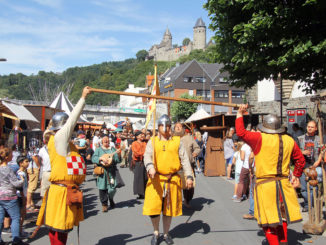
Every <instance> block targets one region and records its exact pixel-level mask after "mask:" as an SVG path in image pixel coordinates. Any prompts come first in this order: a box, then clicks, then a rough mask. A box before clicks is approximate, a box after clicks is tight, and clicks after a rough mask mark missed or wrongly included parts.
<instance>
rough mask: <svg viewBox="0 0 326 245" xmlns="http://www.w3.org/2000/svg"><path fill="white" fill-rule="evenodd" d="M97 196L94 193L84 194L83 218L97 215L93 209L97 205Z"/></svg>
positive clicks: (96, 211)
mask: <svg viewBox="0 0 326 245" xmlns="http://www.w3.org/2000/svg"><path fill="white" fill-rule="evenodd" d="M97 199H98V198H97V196H96V195H94V194H87V195H85V196H84V217H85V219H87V218H89V217H91V216H94V215H97V213H98V212H99V211H98V210H93V209H94V208H96V207H97V204H96V201H97Z"/></svg>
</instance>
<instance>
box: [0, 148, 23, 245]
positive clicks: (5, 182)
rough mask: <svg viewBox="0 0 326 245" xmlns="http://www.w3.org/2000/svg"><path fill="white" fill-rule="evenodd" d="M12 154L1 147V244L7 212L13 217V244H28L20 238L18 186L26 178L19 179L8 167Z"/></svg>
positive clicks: (20, 185)
mask: <svg viewBox="0 0 326 245" xmlns="http://www.w3.org/2000/svg"><path fill="white" fill-rule="evenodd" d="M11 158H12V155H11V151H10V150H9V148H7V147H5V148H3V149H0V244H1V243H2V244H4V241H3V240H2V239H1V232H2V225H3V220H4V216H5V212H7V213H8V214H9V216H10V218H11V232H12V244H13V245H16V244H26V243H24V242H22V240H21V239H20V238H19V223H20V210H19V204H18V200H17V190H16V188H20V187H22V185H23V183H24V180H23V179H18V178H17V176H16V174H15V173H14V172H13V171H12V170H11V169H10V168H9V167H8V162H9V161H11Z"/></svg>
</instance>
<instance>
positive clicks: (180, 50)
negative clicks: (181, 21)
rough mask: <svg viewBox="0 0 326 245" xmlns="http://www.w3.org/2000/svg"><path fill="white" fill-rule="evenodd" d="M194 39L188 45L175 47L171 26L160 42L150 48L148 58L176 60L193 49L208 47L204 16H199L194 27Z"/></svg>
mask: <svg viewBox="0 0 326 245" xmlns="http://www.w3.org/2000/svg"><path fill="white" fill-rule="evenodd" d="M193 33H194V35H193V41H190V42H189V44H188V45H186V46H179V47H175V48H173V46H172V34H171V32H170V30H169V28H167V29H166V31H165V33H164V35H163V38H162V41H161V43H160V44H154V45H153V46H152V47H151V48H150V49H149V50H148V59H154V60H156V61H174V60H177V59H179V58H180V57H181V56H184V55H188V54H189V53H190V52H191V51H192V50H195V49H201V50H204V49H205V48H206V25H205V23H204V21H203V20H202V18H199V19H198V20H197V21H196V23H195V26H194V27H193Z"/></svg>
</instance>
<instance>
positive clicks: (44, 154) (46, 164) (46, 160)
mask: <svg viewBox="0 0 326 245" xmlns="http://www.w3.org/2000/svg"><path fill="white" fill-rule="evenodd" d="M38 155H39V157H40V158H41V159H42V169H43V171H44V172H50V171H51V163H50V157H49V153H48V150H47V146H46V145H45V146H43V147H42V148H41V150H40V152H39V153H38Z"/></svg>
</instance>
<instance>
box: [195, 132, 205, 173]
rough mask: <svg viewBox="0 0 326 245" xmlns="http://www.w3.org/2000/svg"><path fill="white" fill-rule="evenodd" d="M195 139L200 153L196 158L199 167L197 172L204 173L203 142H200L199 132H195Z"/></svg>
mask: <svg viewBox="0 0 326 245" xmlns="http://www.w3.org/2000/svg"><path fill="white" fill-rule="evenodd" d="M195 137H196V143H197V145H198V146H199V147H200V153H199V154H198V156H197V160H198V163H199V166H198V169H197V170H198V172H204V168H205V145H204V141H203V140H202V137H201V133H200V132H199V131H196V133H195Z"/></svg>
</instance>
